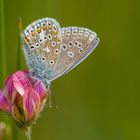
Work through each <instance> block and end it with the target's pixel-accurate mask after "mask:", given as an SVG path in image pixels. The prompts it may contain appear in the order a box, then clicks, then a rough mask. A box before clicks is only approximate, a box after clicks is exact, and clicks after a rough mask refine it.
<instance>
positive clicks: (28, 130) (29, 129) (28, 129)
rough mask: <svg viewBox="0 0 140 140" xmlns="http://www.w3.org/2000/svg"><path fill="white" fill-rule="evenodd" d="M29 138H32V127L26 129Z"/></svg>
mask: <svg viewBox="0 0 140 140" xmlns="http://www.w3.org/2000/svg"><path fill="white" fill-rule="evenodd" d="M25 134H26V138H27V140H31V127H28V128H27V130H26V131H25Z"/></svg>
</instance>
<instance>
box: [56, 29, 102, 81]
mask: <svg viewBox="0 0 140 140" xmlns="http://www.w3.org/2000/svg"><path fill="white" fill-rule="evenodd" d="M61 37H62V44H61V53H60V56H59V58H58V61H57V64H56V65H55V69H54V76H53V78H54V79H56V78H57V77H59V76H61V75H63V74H65V73H67V72H69V71H70V70H71V69H72V68H74V67H75V66H76V65H78V64H79V63H80V62H82V61H83V60H84V59H85V58H86V57H87V56H88V55H89V54H90V53H91V52H92V51H93V50H94V49H95V47H96V46H97V44H98V42H99V38H98V37H97V35H96V33H95V32H92V31H91V30H89V29H86V28H79V27H67V28H62V29H61Z"/></svg>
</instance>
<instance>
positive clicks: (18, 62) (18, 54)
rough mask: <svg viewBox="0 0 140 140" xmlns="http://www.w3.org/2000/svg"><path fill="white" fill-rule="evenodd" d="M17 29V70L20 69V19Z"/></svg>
mask: <svg viewBox="0 0 140 140" xmlns="http://www.w3.org/2000/svg"><path fill="white" fill-rule="evenodd" d="M18 28H19V38H18V48H17V70H18V69H20V56H21V45H22V40H21V32H22V18H21V17H19V20H18Z"/></svg>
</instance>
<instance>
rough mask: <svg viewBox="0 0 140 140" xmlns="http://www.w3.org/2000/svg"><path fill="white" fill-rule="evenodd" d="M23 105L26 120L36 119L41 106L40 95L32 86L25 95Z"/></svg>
mask: <svg viewBox="0 0 140 140" xmlns="http://www.w3.org/2000/svg"><path fill="white" fill-rule="evenodd" d="M23 107H24V111H25V115H26V120H28V121H29V120H32V119H34V117H35V116H36V114H37V113H38V110H39V108H40V97H39V95H38V94H37V93H36V91H35V90H34V89H33V88H32V87H29V88H27V89H26V92H25V94H24V96H23Z"/></svg>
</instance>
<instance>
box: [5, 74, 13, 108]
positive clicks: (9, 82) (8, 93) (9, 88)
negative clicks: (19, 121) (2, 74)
mask: <svg viewBox="0 0 140 140" xmlns="http://www.w3.org/2000/svg"><path fill="white" fill-rule="evenodd" d="M3 94H4V96H5V97H6V100H7V101H8V102H9V104H11V105H12V104H13V101H14V98H15V94H16V91H15V88H14V85H13V79H12V76H9V77H8V78H7V79H6V81H5V84H4V88H3Z"/></svg>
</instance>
